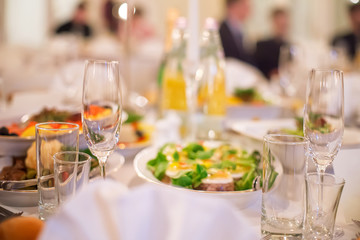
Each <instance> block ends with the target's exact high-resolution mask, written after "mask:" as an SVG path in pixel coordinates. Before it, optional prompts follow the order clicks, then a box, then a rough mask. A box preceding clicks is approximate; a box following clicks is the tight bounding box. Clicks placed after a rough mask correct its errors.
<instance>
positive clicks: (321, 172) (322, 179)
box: [317, 165, 327, 211]
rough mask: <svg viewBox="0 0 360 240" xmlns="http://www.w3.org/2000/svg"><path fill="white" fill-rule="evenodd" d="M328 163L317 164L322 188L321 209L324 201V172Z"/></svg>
mask: <svg viewBox="0 0 360 240" xmlns="http://www.w3.org/2000/svg"><path fill="white" fill-rule="evenodd" d="M326 167H327V166H326V165H317V172H318V174H319V182H320V189H319V193H318V194H319V196H318V199H319V205H318V206H319V209H318V210H319V211H322V206H323V203H324V188H323V183H324V173H325V170H326Z"/></svg>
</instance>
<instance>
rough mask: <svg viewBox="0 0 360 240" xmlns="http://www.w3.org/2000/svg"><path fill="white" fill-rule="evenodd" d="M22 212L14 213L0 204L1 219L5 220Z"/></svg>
mask: <svg viewBox="0 0 360 240" xmlns="http://www.w3.org/2000/svg"><path fill="white" fill-rule="evenodd" d="M22 214H23V212H22V211H20V212H16V213H14V212H12V211H10V210H8V209H6V208H4V207H2V206H0V220H1V221H3V220H5V219H7V218H9V217H16V216H21V215H22Z"/></svg>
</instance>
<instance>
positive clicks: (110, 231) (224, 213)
mask: <svg viewBox="0 0 360 240" xmlns="http://www.w3.org/2000/svg"><path fill="white" fill-rule="evenodd" d="M256 236H257V235H256V233H254V232H253V230H252V228H251V226H249V223H248V222H247V221H246V219H245V218H244V217H243V216H242V215H241V214H240V213H239V212H237V211H236V209H235V208H234V207H233V206H232V205H229V203H228V202H226V201H224V200H221V199H209V198H203V197H201V196H199V197H194V195H189V194H188V193H186V192H184V191H178V190H173V189H169V188H165V187H161V186H154V185H144V186H142V187H140V188H137V189H133V190H132V191H129V192H127V191H126V188H125V187H124V186H123V185H121V184H120V183H116V182H112V181H108V180H107V181H105V182H104V181H102V180H99V181H96V182H93V183H92V184H90V185H89V186H88V188H86V189H85V190H84V191H82V192H80V193H79V194H78V195H77V196H76V197H75V198H74V199H72V200H71V201H69V202H68V203H67V204H65V205H64V206H63V208H62V209H61V210H60V211H59V212H58V214H56V215H55V216H54V217H53V218H51V219H50V220H48V221H47V222H46V226H45V228H44V230H43V232H42V234H41V236H40V239H46V240H48V239H54V240H56V239H59V240H60V239H61V240H62V239H67V240H71V239H77V240H79V239H88V240H92V239H94V240H95V239H96V240H98V239H102V240H107V239H109V240H110V239H111V240H115V239H121V240H130V239H131V240H144V239H146V240H184V239H186V240H201V239H206V240H219V239H226V240H232V239H234V240H235V239H236V240H238V239H245V240H246V239H251V240H253V239H257V237H256Z"/></svg>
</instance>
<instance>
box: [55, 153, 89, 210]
mask: <svg viewBox="0 0 360 240" xmlns="http://www.w3.org/2000/svg"><path fill="white" fill-rule="evenodd" d="M90 165H91V157H90V156H89V155H88V154H86V153H82V152H76V151H65V152H57V153H55V154H54V175H55V176H54V178H55V191H56V198H57V202H58V204H59V205H60V204H62V203H63V202H64V201H66V199H68V198H71V197H73V196H74V195H75V193H76V192H77V191H79V190H80V189H81V188H82V187H84V186H85V185H87V184H88V182H89V173H90Z"/></svg>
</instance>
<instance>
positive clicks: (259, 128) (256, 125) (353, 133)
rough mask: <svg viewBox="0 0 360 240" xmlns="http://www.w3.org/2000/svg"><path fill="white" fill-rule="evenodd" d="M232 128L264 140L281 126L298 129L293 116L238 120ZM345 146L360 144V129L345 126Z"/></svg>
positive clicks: (245, 134) (232, 124)
mask: <svg viewBox="0 0 360 240" xmlns="http://www.w3.org/2000/svg"><path fill="white" fill-rule="evenodd" d="M230 128H231V129H232V130H233V131H235V132H237V133H240V134H242V135H244V136H247V137H250V138H253V139H256V140H259V141H263V137H264V136H265V135H266V134H267V133H268V132H269V131H272V130H279V129H281V128H288V129H294V130H295V129H296V121H295V120H294V119H292V118H285V119H276V120H259V121H236V122H233V123H231V124H230ZM342 145H343V147H344V148H354V147H359V146H360V131H359V130H358V129H356V128H345V131H344V137H343V143H342Z"/></svg>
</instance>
